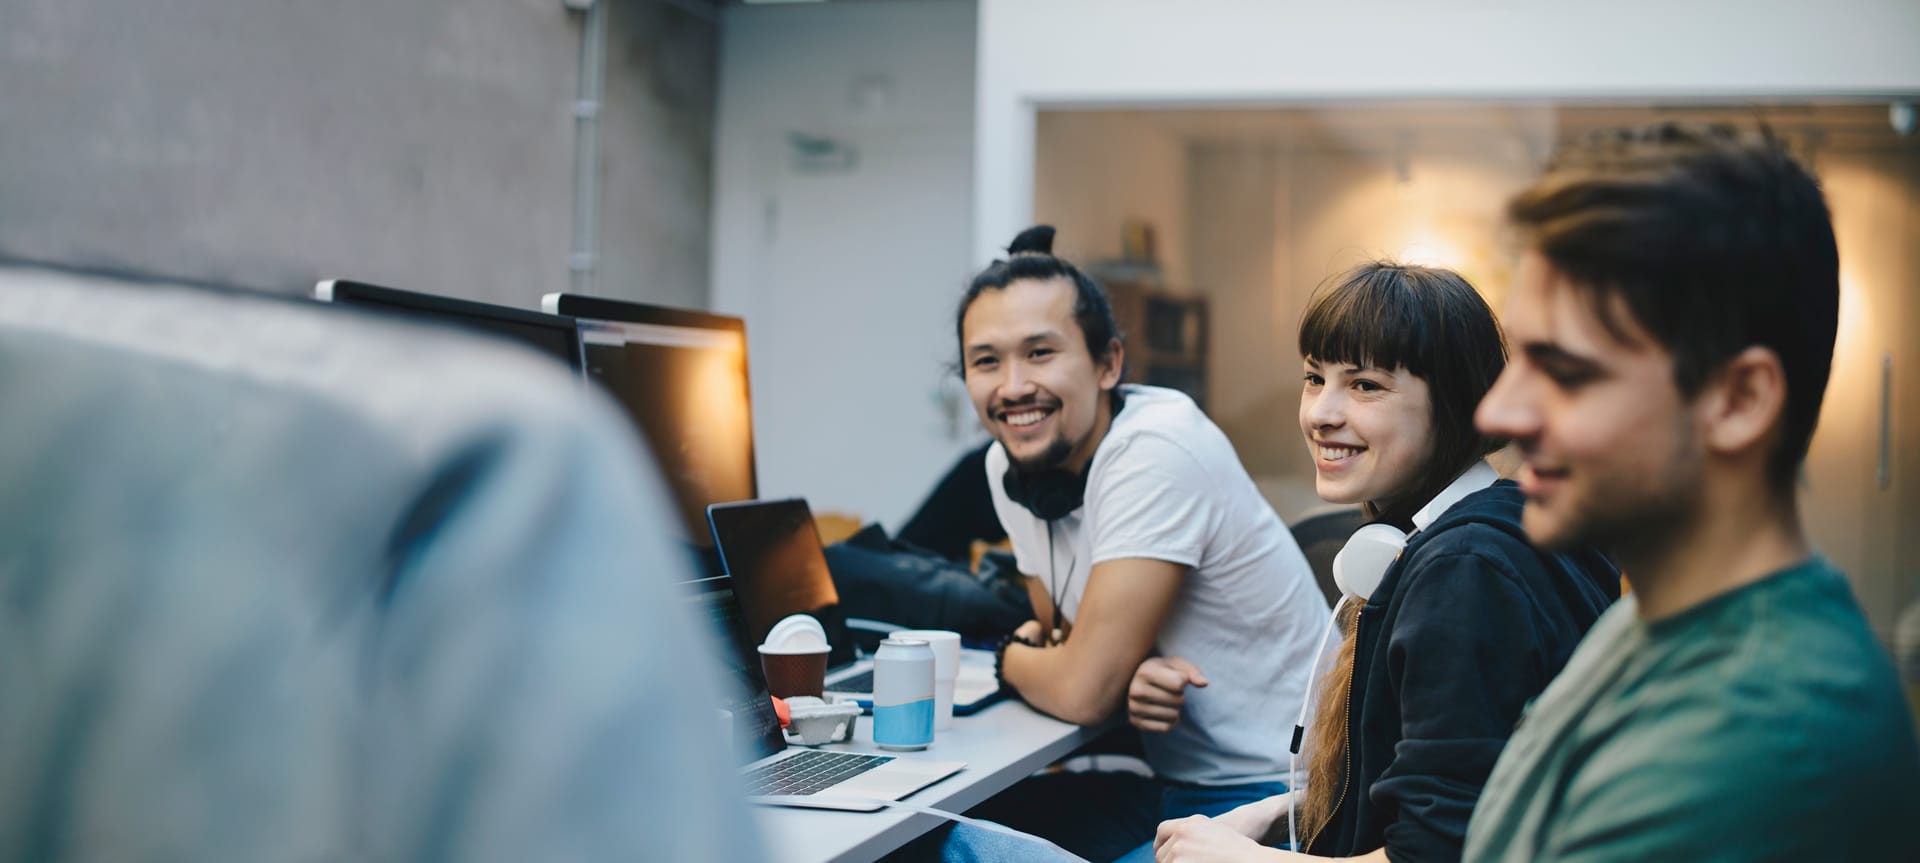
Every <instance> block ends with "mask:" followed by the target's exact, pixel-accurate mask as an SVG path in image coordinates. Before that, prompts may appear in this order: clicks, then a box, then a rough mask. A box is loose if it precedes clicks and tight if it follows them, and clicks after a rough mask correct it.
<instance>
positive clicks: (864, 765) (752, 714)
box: [686, 575, 966, 812]
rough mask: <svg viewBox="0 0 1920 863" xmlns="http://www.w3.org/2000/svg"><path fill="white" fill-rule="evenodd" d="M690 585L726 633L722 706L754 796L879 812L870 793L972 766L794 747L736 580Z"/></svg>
mask: <svg viewBox="0 0 1920 863" xmlns="http://www.w3.org/2000/svg"><path fill="white" fill-rule="evenodd" d="M686 587H687V589H688V591H689V593H690V597H689V598H690V600H691V601H692V602H693V603H694V605H695V607H696V611H697V614H696V616H697V617H703V618H705V619H707V620H709V621H711V622H712V623H713V627H714V632H715V634H716V635H717V636H718V638H719V645H720V651H721V653H722V656H721V667H722V669H723V670H724V671H726V672H727V678H728V679H727V680H726V681H725V682H724V684H723V685H724V687H725V689H724V691H723V693H722V699H723V703H722V704H721V705H720V711H721V714H722V715H723V716H725V717H726V721H727V722H729V723H730V725H731V732H732V733H731V735H730V736H731V739H732V743H733V749H734V755H735V757H736V758H737V759H738V760H739V762H740V763H741V768H740V772H741V776H742V777H743V778H744V779H745V780H746V783H747V793H748V794H749V795H750V796H751V797H757V798H764V797H767V796H769V795H783V796H782V799H780V800H778V801H770V802H778V803H780V804H781V805H785V806H803V807H808V808H817V809H845V810H851V811H856V812H872V811H875V810H878V809H880V808H881V806H880V805H878V804H875V803H871V802H866V801H871V800H900V799H902V798H905V797H906V796H907V795H909V794H912V793H913V792H915V791H918V790H920V789H922V788H925V787H927V786H928V785H932V784H933V783H935V782H938V781H940V780H942V779H945V778H947V777H948V776H952V775H953V774H955V773H958V772H960V770H961V769H962V768H964V767H966V764H965V763H963V762H959V761H927V760H922V759H919V758H910V757H908V758H899V757H893V756H888V755H870V754H867V753H864V752H843V751H835V750H825V749H805V748H788V746H787V738H786V735H785V734H783V733H782V732H781V730H780V720H779V718H778V717H777V716H775V715H774V713H773V703H772V701H771V699H770V697H769V696H768V694H767V682H766V678H764V677H762V676H761V674H760V663H759V662H757V661H748V660H747V657H755V658H756V659H757V657H758V654H756V653H754V652H753V651H752V650H751V649H748V648H747V647H746V645H747V637H746V635H745V633H744V632H743V630H742V629H741V628H740V624H741V613H740V604H739V601H738V599H737V597H736V596H735V593H734V589H733V580H732V579H731V578H729V577H727V576H724V575H722V576H715V577H713V578H703V579H698V580H695V581H689V582H686ZM794 797H799V798H804V799H802V800H795V799H792V798H794Z"/></svg>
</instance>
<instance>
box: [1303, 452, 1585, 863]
mask: <svg viewBox="0 0 1920 863" xmlns="http://www.w3.org/2000/svg"><path fill="white" fill-rule="evenodd" d="M1524 503H1525V499H1524V498H1523V496H1522V495H1521V494H1520V490H1519V488H1518V487H1516V486H1515V485H1514V484H1513V483H1512V482H1510V481H1504V480H1503V481H1501V482H1498V483H1495V484H1494V485H1493V486H1491V487H1489V488H1486V489H1483V490H1481V491H1478V492H1475V493H1473V494H1471V495H1468V496H1467V497H1465V498H1462V499H1461V500H1460V502H1459V503H1457V504H1455V505H1454V506H1453V507H1451V508H1449V509H1448V510H1447V511H1446V512H1444V513H1442V514H1441V516H1440V517H1439V518H1438V519H1436V520H1435V521H1434V522H1433V524H1431V525H1429V526H1428V527H1427V529H1425V530H1422V531H1419V532H1418V533H1415V534H1414V535H1413V536H1412V537H1411V538H1410V539H1409V540H1408V543H1407V547H1406V550H1405V551H1404V552H1402V553H1401V555H1400V558H1399V559H1398V560H1397V561H1395V562H1394V564H1393V565H1392V566H1391V567H1389V568H1388V570H1387V573H1386V576H1385V578H1384V579H1383V580H1382V581H1381V583H1380V586H1379V587H1378V588H1377V589H1375V590H1374V592H1373V596H1372V597H1371V598H1369V599H1368V601H1367V603H1366V604H1365V606H1363V607H1362V608H1361V610H1360V634H1359V638H1358V641H1357V642H1356V643H1355V651H1354V674H1353V681H1354V682H1353V686H1352V689H1351V692H1350V697H1351V701H1350V703H1349V706H1348V711H1347V734H1348V737H1347V739H1348V741H1349V746H1348V749H1349V752H1350V758H1349V759H1348V766H1347V770H1346V774H1347V775H1345V776H1334V777H1319V776H1314V777H1309V779H1308V781H1309V782H1322V781H1336V782H1344V783H1345V785H1344V787H1343V788H1342V789H1341V790H1340V791H1336V792H1335V796H1336V799H1337V800H1338V801H1339V802H1338V803H1337V805H1336V807H1335V809H1334V812H1333V817H1332V820H1331V821H1330V822H1328V824H1327V826H1326V828H1325V829H1324V830H1322V831H1320V833H1319V834H1318V835H1317V836H1315V837H1314V839H1313V844H1312V845H1311V847H1310V849H1309V850H1310V851H1311V853H1314V854H1323V855H1333V856H1342V857H1344V856H1349V855H1355V854H1364V853H1367V852H1370V851H1372V850H1373V849H1375V848H1380V847H1383V846H1384V847H1385V848H1386V850H1387V857H1388V858H1389V859H1392V860H1394V861H1396V863H1399V861H1435V860H1440V861H1453V860H1459V859H1460V851H1461V845H1462V843H1463V842H1464V841H1465V839H1466V834H1467V819H1468V818H1469V817H1470V816H1471V815H1472V814H1473V805H1474V802H1475V801H1477V800H1478V799H1479V797H1480V789H1481V788H1482V787H1483V786H1485V785H1486V781H1487V776H1488V774H1489V773H1491V772H1492V770H1493V762H1494V760H1495V759H1497V758H1498V757H1499V756H1500V749H1501V747H1503V746H1505V745H1506V742H1507V738H1508V737H1509V736H1510V735H1511V734H1512V732H1513V727H1514V723H1515V722H1516V721H1517V720H1518V719H1519V718H1520V711H1521V709H1522V708H1524V707H1525V706H1526V704H1527V702H1528V701H1530V700H1532V699H1533V697H1534V696H1536V695H1539V694H1540V691H1541V690H1543V689H1545V688H1546V686H1547V683H1548V682H1549V681H1551V680H1552V679H1553V677H1554V675H1555V674H1558V673H1559V672H1560V669H1561V668H1562V667H1564V666H1565V665H1566V663H1567V658H1568V657H1570V656H1572V655H1573V649H1574V646H1575V645H1577V644H1579V642H1580V638H1581V636H1583V635H1585V634H1586V632H1587V628H1588V627H1590V626H1592V625H1593V622H1594V620H1595V619H1597V618H1598V617H1599V616H1600V613H1601V612H1602V611H1604V610H1606V607H1607V605H1608V604H1610V603H1611V602H1612V601H1613V600H1615V599H1618V598H1619V596H1620V573H1619V571H1618V570H1617V569H1616V568H1615V567H1614V566H1613V564H1612V563H1611V562H1609V561H1608V560H1607V559H1606V558H1605V557H1603V556H1601V555H1600V554H1599V553H1598V552H1594V551H1583V552H1576V553H1571V554H1561V555H1549V554H1546V553H1544V552H1542V551H1539V550H1537V549H1535V548H1534V547H1533V546H1532V545H1531V544H1529V543H1528V542H1527V539H1526V533H1525V532H1524V531H1523V530H1522V529H1521V526H1520V510H1521V507H1522V505H1523V504H1524ZM1342 613H1343V614H1350V613H1351V611H1348V610H1343V611H1342ZM1302 827H1303V828H1304V827H1305V825H1302ZM1302 838H1303V839H1304V838H1305V837H1304V836H1303V837H1302Z"/></svg>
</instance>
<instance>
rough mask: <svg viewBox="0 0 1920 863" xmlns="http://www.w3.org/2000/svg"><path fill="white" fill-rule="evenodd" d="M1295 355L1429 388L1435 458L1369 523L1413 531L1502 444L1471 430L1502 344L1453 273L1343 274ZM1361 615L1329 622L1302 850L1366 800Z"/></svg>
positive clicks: (1372, 506) (1313, 310)
mask: <svg viewBox="0 0 1920 863" xmlns="http://www.w3.org/2000/svg"><path fill="white" fill-rule="evenodd" d="M1300 355H1301V356H1302V357H1307V358H1311V359H1313V360H1316V361H1318V362H1320V363H1322V364H1341V365H1357V366H1361V367H1364V368H1379V369H1386V370H1389V371H1392V370H1396V369H1400V368H1405V369H1406V370H1407V371H1408V372H1410V373H1411V374H1413V375H1414V376H1415V377H1418V378H1420V379H1421V380H1423V381H1426V383H1427V392H1428V394H1429V396H1430V398H1431V400H1432V411H1433V413H1432V420H1433V452H1432V454H1431V456H1430V457H1429V458H1428V460H1427V463H1426V465H1425V467H1424V468H1423V469H1422V470H1421V472H1420V479H1419V480H1418V481H1417V482H1415V483H1414V484H1413V486H1412V488H1413V492H1412V493H1411V494H1408V495H1406V496H1404V497H1402V498H1401V499H1399V500H1391V501H1368V502H1367V506H1366V511H1367V517H1368V518H1369V519H1371V520H1374V521H1383V522H1387V523H1389V524H1393V525H1395V526H1397V527H1399V528H1400V529H1401V530H1409V529H1411V527H1412V519H1413V513H1414V512H1416V511H1418V510H1419V508H1420V507H1422V506H1425V505H1426V502H1427V501H1429V500H1432V499H1433V497H1434V496H1435V495H1438V494H1439V493H1440V492H1441V490H1443V489H1445V488H1446V487H1447V484H1448V483H1451V482H1452V481H1453V480H1454V478H1455V477H1458V476H1459V475H1460V474H1461V472H1463V471H1465V470H1466V469H1467V468H1469V467H1472V466H1473V463H1474V462H1475V461H1478V460H1479V459H1481V458H1483V457H1485V456H1486V455H1487V454H1488V453H1491V452H1493V451H1494V450H1496V449H1499V448H1500V447H1501V446H1502V445H1503V444H1504V443H1505V441H1502V440H1499V439H1497V438H1491V437H1488V436H1486V435H1483V434H1481V433H1480V432H1479V430H1477V429H1475V428H1474V426H1473V412H1474V409H1475V408H1476V407H1478V406H1479V404H1480V400H1481V398H1483V397H1485V396H1486V394H1487V390H1489V389H1491V388H1492V387H1493V382H1494V380H1495V379H1496V378H1498V377H1500V372H1501V370H1502V369H1504V368H1505V367H1506V363H1507V349H1506V342H1505V340H1504V339H1503V338H1502V337H1501V335H1500V325H1499V323H1498V322H1496V321H1495V320H1494V317H1493V310H1492V309H1491V308H1489V307H1488V306H1487V301H1486V300H1485V299H1483V298H1481V296H1480V293H1479V292H1478V291H1476V290H1474V288H1473V286H1472V285H1470V284H1468V283H1467V280H1466V279H1463V278H1461V277H1460V275H1459V274H1458V273H1455V272H1453V271H1451V270H1444V269H1440V268H1437V267H1416V266H1407V265H1403V264H1395V263H1389V262H1385V261H1375V262H1372V263H1368V264H1364V265H1361V266H1360V267H1357V268H1355V269H1353V270H1350V271H1348V272H1347V273H1345V274H1343V275H1341V276H1340V277H1339V278H1338V279H1336V280H1335V281H1334V282H1333V283H1332V284H1331V285H1330V286H1328V287H1325V288H1322V289H1321V290H1319V291H1317V292H1316V293H1315V296H1314V298H1313V300H1312V301H1311V302H1310V303H1309V304H1308V306H1307V312H1306V315H1305V316H1303V317H1302V318H1301V320H1300ZM1363 605H1364V603H1362V602H1360V601H1357V600H1353V599H1349V600H1347V601H1345V602H1344V603H1343V604H1342V605H1341V606H1340V608H1339V609H1338V610H1337V611H1336V612H1335V613H1336V614H1337V615H1339V616H1340V622H1339V626H1340V628H1341V634H1342V638H1341V641H1340V651H1339V653H1337V654H1336V655H1335V657H1334V660H1333V663H1332V664H1331V665H1330V666H1328V669H1327V673H1326V674H1325V675H1323V676H1322V677H1321V681H1320V686H1319V693H1318V695H1317V698H1318V704H1317V705H1316V706H1315V707H1314V710H1313V726H1312V727H1311V729H1309V731H1308V733H1307V746H1306V756H1307V769H1308V773H1307V777H1308V781H1307V789H1306V794H1305V795H1304V800H1303V801H1301V804H1300V823H1301V824H1302V825H1304V827H1305V831H1304V833H1303V834H1302V835H1303V836H1306V837H1308V838H1307V840H1306V841H1305V842H1304V843H1303V846H1304V848H1306V849H1310V848H1312V846H1313V841H1314V839H1317V838H1318V836H1319V833H1320V831H1321V830H1323V829H1324V828H1325V827H1326V825H1327V822H1329V821H1331V820H1332V818H1333V815H1334V812H1335V810H1336V809H1337V808H1338V807H1339V806H1340V804H1341V802H1342V800H1343V799H1344V797H1345V796H1348V795H1353V794H1365V793H1366V792H1367V789H1364V788H1349V787H1347V786H1348V784H1349V783H1350V781H1351V779H1350V777H1349V776H1348V775H1347V774H1348V772H1349V771H1348V768H1349V766H1350V765H1351V761H1350V759H1349V758H1348V757H1347V747H1348V745H1349V741H1348V740H1347V732H1348V728H1349V725H1350V723H1349V719H1350V717H1349V716H1348V710H1347V707H1348V703H1349V702H1348V693H1349V689H1350V688H1351V687H1352V685H1353V665H1354V655H1355V650H1356V649H1357V641H1358V635H1359V620H1360V611H1361V607H1362V606H1363Z"/></svg>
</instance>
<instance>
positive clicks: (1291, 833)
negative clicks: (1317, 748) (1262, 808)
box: [1287, 597, 1346, 854]
mask: <svg viewBox="0 0 1920 863" xmlns="http://www.w3.org/2000/svg"><path fill="white" fill-rule="evenodd" d="M1345 604H1346V597H1341V600H1340V602H1337V603H1335V604H1334V607H1333V614H1331V615H1329V616H1328V617H1327V628H1326V630H1325V631H1323V632H1321V633H1320V646H1319V647H1317V648H1314V651H1313V664H1312V665H1309V666H1307V669H1308V677H1307V691H1306V693H1305V694H1304V695H1302V696H1301V698H1300V721H1298V722H1295V723H1294V724H1293V742H1292V743H1289V744H1288V745H1287V847H1288V848H1290V849H1292V851H1293V852H1294V853H1295V854H1305V853H1307V852H1306V850H1305V849H1303V848H1301V847H1300V836H1299V834H1298V833H1297V832H1296V830H1295V825H1294V816H1293V812H1294V806H1293V801H1294V799H1295V798H1296V797H1297V796H1298V792H1299V790H1300V784H1299V782H1298V780H1299V778H1300V768H1299V764H1298V761H1297V759H1298V758H1299V757H1300V742H1301V740H1302V739H1304V738H1305V737H1306V734H1307V709H1308V708H1310V707H1312V706H1313V688H1314V684H1316V683H1318V682H1320V658H1321V657H1323V656H1325V655H1326V653H1327V640H1328V639H1329V638H1331V637H1333V628H1334V627H1335V626H1337V625H1339V623H1340V606H1342V605H1345ZM1307 779H1308V780H1309V781H1311V780H1312V779H1313V777H1311V776H1309V777H1307Z"/></svg>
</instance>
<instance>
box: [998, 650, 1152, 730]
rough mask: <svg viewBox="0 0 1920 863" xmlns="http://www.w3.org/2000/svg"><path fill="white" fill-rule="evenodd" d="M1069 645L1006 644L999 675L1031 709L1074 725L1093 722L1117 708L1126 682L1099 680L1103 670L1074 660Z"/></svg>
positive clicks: (1097, 721) (1100, 719)
mask: <svg viewBox="0 0 1920 863" xmlns="http://www.w3.org/2000/svg"><path fill="white" fill-rule="evenodd" d="M1070 644H1071V643H1069V644H1063V645H1060V646H1058V647H1051V648H1037V647H1028V646H1027V645H1024V644H1010V645H1007V652H1006V655H1005V657H1004V658H1003V659H1002V660H1001V663H1002V664H1001V674H1002V675H1004V676H1005V677H1006V679H1007V682H1008V683H1010V684H1012V685H1013V688H1014V689H1016V690H1018V691H1019V692H1020V697H1022V698H1024V699H1026V702H1027V703H1028V704H1030V705H1032V706H1033V707H1034V709H1036V710H1039V711H1040V712H1042V713H1045V714H1047V715H1049V716H1053V717H1055V718H1058V719H1063V720H1066V721H1068V722H1072V723H1074V724H1076V725H1094V724H1097V723H1099V722H1102V721H1104V720H1105V719H1106V718H1107V717H1109V716H1111V715H1113V712H1114V711H1115V710H1118V709H1119V708H1120V706H1121V704H1122V701H1123V699H1124V697H1125V695H1126V681H1125V680H1119V681H1107V680H1103V679H1101V678H1102V677H1103V676H1104V670H1103V669H1097V668H1088V667H1084V665H1083V664H1082V663H1079V662H1076V657H1075V656H1074V651H1073V649H1072V648H1071V647H1070V646H1069V645H1070Z"/></svg>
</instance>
